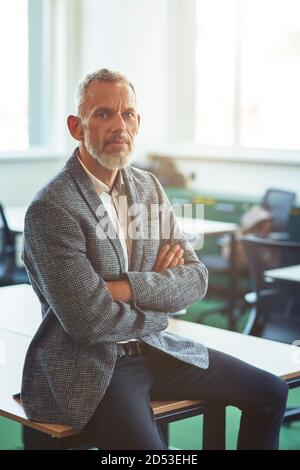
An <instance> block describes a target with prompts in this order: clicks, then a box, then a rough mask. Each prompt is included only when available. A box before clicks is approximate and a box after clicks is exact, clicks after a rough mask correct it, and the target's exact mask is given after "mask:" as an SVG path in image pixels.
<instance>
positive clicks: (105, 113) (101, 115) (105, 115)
mask: <svg viewBox="0 0 300 470" xmlns="http://www.w3.org/2000/svg"><path fill="white" fill-rule="evenodd" d="M97 116H98V117H100V118H101V119H106V118H107V117H108V113H107V112H106V111H99V113H97Z"/></svg>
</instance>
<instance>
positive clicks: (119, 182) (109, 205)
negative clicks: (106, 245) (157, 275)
mask: <svg viewBox="0 0 300 470" xmlns="http://www.w3.org/2000/svg"><path fill="white" fill-rule="evenodd" d="M77 158H78V160H79V162H80V163H81V166H82V167H83V169H84V171H85V172H86V173H87V175H88V176H89V177H90V179H91V181H92V183H93V185H94V187H95V189H96V192H97V194H98V195H99V197H100V199H101V201H102V202H103V205H104V207H105V209H106V210H107V214H108V216H109V218H110V220H111V221H112V223H113V226H114V228H115V231H116V233H117V235H118V237H119V239H120V243H121V245H122V248H123V253H124V258H125V270H126V271H128V268H129V264H130V259H131V252H132V240H131V238H130V237H128V236H127V233H128V226H129V223H130V218H129V215H128V210H127V209H128V208H127V205H126V206H123V205H122V204H119V202H120V201H119V196H126V192H125V187H124V181H123V178H122V173H121V172H120V171H118V173H117V175H116V179H115V182H114V185H113V189H112V191H111V192H110V188H109V187H108V186H107V185H106V184H105V183H103V181H101V180H99V179H98V178H96V176H95V175H93V174H92V173H91V172H90V171H89V170H88V169H87V167H86V166H85V165H84V164H83V162H82V161H81V159H80V158H79V156H77ZM129 341H138V340H137V339H136V338H133V339H131V340H129ZM121 343H127V341H119V344H121Z"/></svg>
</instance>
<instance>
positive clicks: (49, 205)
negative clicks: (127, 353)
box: [21, 149, 208, 429]
mask: <svg viewBox="0 0 300 470" xmlns="http://www.w3.org/2000/svg"><path fill="white" fill-rule="evenodd" d="M76 151H77V149H76V150H75V152H74V153H73V155H72V156H71V157H70V158H69V159H68V161H67V162H66V165H65V166H64V167H63V168H62V170H61V171H60V172H59V173H58V174H57V175H56V176H55V177H54V178H53V179H52V180H51V181H50V182H49V183H48V184H47V185H46V186H45V187H44V188H43V189H41V190H40V191H39V192H38V193H37V195H36V196H35V198H34V200H33V201H32V203H31V205H30V206H29V208H28V211H27V214H26V218H25V231H24V248H23V255H22V256H23V260H24V263H25V266H26V269H27V272H28V275H29V278H30V281H31V284H32V287H33V289H34V291H35V293H36V295H37V296H38V298H39V300H40V303H41V310H42V321H41V324H40V326H39V328H38V330H37V332H36V334H35V336H34V338H33V339H32V341H31V343H30V346H29V349H28V351H27V355H26V359H25V364H24V369H23V380H22V389H21V400H22V404H23V406H24V409H25V412H26V415H27V417H28V418H29V419H32V420H35V421H42V422H48V423H61V424H70V425H72V426H74V427H75V428H76V429H82V428H83V427H84V426H85V424H86V423H87V422H88V420H89V419H90V418H91V416H92V414H93V413H94V411H95V409H96V407H97V405H98V404H99V403H100V401H101V399H102V397H103V395H104V394H105V391H106V389H107V387H108V384H109V382H110V379H111V376H112V373H113V370H114V365H115V361H116V358H117V347H116V342H118V341H124V340H128V339H131V338H141V339H142V340H143V341H145V342H146V343H148V344H150V345H151V346H153V347H155V348H157V349H160V350H162V351H164V352H166V353H168V354H170V355H172V356H174V357H176V358H178V359H180V360H182V361H185V362H187V363H190V364H194V365H196V366H198V367H201V368H207V367H208V351H207V349H206V347H205V346H203V345H201V344H198V343H195V342H192V341H190V340H187V339H184V338H181V337H179V336H176V335H172V334H170V333H168V332H166V331H165V329H166V328H167V326H168V313H171V312H176V311H178V310H181V309H183V308H185V307H187V306H188V305H190V304H192V303H193V302H195V301H196V300H198V299H200V298H202V297H203V296H204V295H205V293H206V289H207V270H206V268H205V267H204V265H203V264H202V263H201V262H200V261H199V260H198V258H197V257H196V255H195V253H194V252H193V251H192V250H190V249H189V248H190V247H189V246H188V244H187V241H186V240H185V239H184V238H182V239H180V240H178V238H177V239H175V238H174V237H173V235H172V233H173V229H172V232H171V236H170V242H171V243H174V242H176V241H177V242H178V241H179V242H180V244H181V245H182V247H183V248H185V249H186V251H185V255H184V257H185V264H184V265H183V266H178V267H176V268H172V269H167V270H165V271H162V272H159V273H156V272H154V271H152V269H153V266H154V263H155V259H156V256H157V253H158V250H159V247H160V245H161V244H162V243H163V242H165V241H166V240H163V239H162V235H161V234H162V227H163V225H164V223H165V221H164V217H165V215H164V212H163V211H162V212H159V214H157V220H156V224H155V223H154V224H153V221H152V222H151V224H152V226H154V228H155V229H156V230H157V237H156V239H155V237H152V239H149V238H147V236H145V237H143V236H140V237H139V238H138V239H136V240H133V245H132V257H131V265H130V266H129V272H125V260H124V254H123V251H122V247H121V244H120V241H119V239H118V238H115V237H109V238H103V237H102V238H103V239H101V237H100V238H99V236H97V233H99V232H97V230H98V229H99V227H100V228H102V229H105V228H107V224H108V225H109V224H110V223H111V222H110V220H109V218H108V215H107V213H106V211H105V210H104V206H103V204H102V202H101V200H100V199H99V196H98V195H97V193H96V191H95V189H94V187H93V185H92V183H91V181H90V179H89V177H88V176H87V174H86V173H85V171H84V170H83V168H82V167H81V165H80V163H79V162H78V160H77V158H76ZM121 171H122V176H123V179H124V184H125V188H126V194H127V197H128V201H129V205H133V204H138V203H142V204H144V205H145V206H146V207H147V208H150V205H151V204H158V205H159V204H162V203H165V204H167V205H168V207H169V208H170V203H169V202H168V200H167V198H166V195H165V193H164V191H163V189H162V187H161V185H160V184H159V182H158V181H157V179H156V178H155V177H154V176H153V175H152V174H151V173H148V172H146V171H142V170H139V169H135V168H133V167H130V166H128V167H126V168H124V169H122V170H121ZM170 211H171V209H170ZM136 212H137V211H136ZM171 217H172V224H174V215H173V213H172V211H171ZM132 220H134V222H135V225H136V230H137V231H138V232H139V233H140V234H141V235H143V232H145V231H146V229H147V225H150V221H149V220H146V221H145V219H143V218H142V215H141V211H140V212H137V213H136V214H135V215H134V216H133V217H132ZM172 224H171V225H172ZM173 228H174V227H173ZM124 276H126V277H127V279H128V280H129V282H130V284H131V288H132V292H133V299H134V300H133V301H132V302H131V303H125V302H118V301H114V300H113V299H112V297H111V296H110V294H109V292H108V290H107V288H106V287H105V281H108V280H115V279H120V278H122V277H124Z"/></svg>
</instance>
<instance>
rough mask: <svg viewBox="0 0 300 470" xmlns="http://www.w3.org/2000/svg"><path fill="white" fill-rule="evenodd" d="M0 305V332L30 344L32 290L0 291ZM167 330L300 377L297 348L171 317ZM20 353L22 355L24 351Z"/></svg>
mask: <svg viewBox="0 0 300 470" xmlns="http://www.w3.org/2000/svg"><path fill="white" fill-rule="evenodd" d="M0 306H1V315H0V331H2V333H3V334H7V335H9V334H11V333H12V334H17V335H18V336H23V337H24V344H25V343H26V342H27V341H28V342H29V340H30V338H31V337H32V336H33V335H34V333H35V331H36V330H37V328H38V326H39V324H40V321H41V314H40V307H39V302H38V299H37V297H36V295H35V294H34V292H33V290H32V288H31V287H30V286H28V285H20V286H10V287H2V288H0ZM5 330H6V331H5ZM168 330H169V331H171V332H172V333H174V334H178V335H180V336H184V337H186V338H190V339H193V340H195V341H199V342H201V343H204V344H206V345H207V346H208V347H210V348H213V349H218V350H219V351H222V352H225V353H227V354H231V355H233V356H235V357H237V358H239V359H242V360H244V361H246V362H248V363H249V364H252V365H255V366H256V367H260V368H261V369H265V370H268V371H269V372H272V373H273V374H276V375H278V376H281V377H284V378H288V377H291V376H294V375H295V374H296V376H300V349H299V348H298V347H297V346H293V345H289V344H285V343H279V342H277V341H271V340H267V339H262V338H256V337H254V336H246V335H243V334H240V333H236V332H233V331H227V330H223V329H220V328H214V327H210V326H205V325H199V324H195V323H191V322H186V321H183V320H178V319H174V318H170V323H169V328H168ZM26 338H27V339H26ZM20 341H21V340H20ZM22 341H23V340H22ZM26 344H27V343H26ZM22 351H23V353H24V348H23V349H22ZM21 358H22V354H21V356H20V360H21Z"/></svg>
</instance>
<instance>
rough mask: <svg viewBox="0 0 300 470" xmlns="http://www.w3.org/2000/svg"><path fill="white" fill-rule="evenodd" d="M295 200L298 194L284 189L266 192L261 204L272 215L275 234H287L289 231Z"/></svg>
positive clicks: (271, 189)
mask: <svg viewBox="0 0 300 470" xmlns="http://www.w3.org/2000/svg"><path fill="white" fill-rule="evenodd" d="M295 198H296V193H293V192H290V191H284V190H282V189H273V188H270V189H268V190H267V191H266V193H265V195H264V197H263V200H262V203H261V204H262V206H263V207H264V208H265V209H268V210H269V211H270V212H271V214H272V217H273V227H272V231H273V232H285V231H286V230H287V226H288V222H289V218H290V214H291V210H292V208H293V204H294V201H295Z"/></svg>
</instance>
